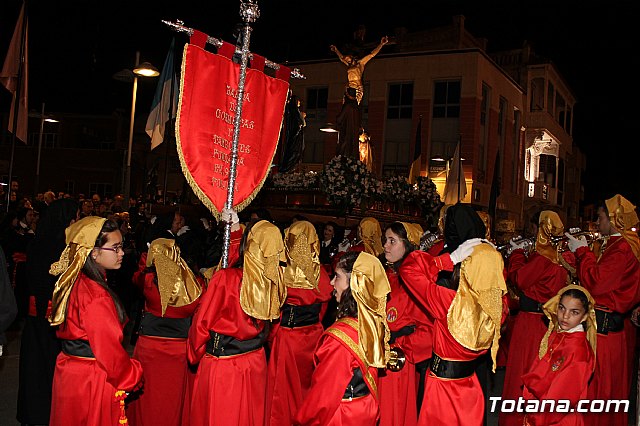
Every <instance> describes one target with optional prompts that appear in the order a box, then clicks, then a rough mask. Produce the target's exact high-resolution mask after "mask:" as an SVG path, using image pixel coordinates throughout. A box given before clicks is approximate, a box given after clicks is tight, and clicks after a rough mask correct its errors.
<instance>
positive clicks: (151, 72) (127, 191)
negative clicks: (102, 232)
mask: <svg viewBox="0 0 640 426" xmlns="http://www.w3.org/2000/svg"><path fill="white" fill-rule="evenodd" d="M139 62H140V52H139V51H136V66H135V68H134V69H133V72H131V71H129V70H123V71H120V72H118V73H116V74H115V75H114V76H113V77H114V78H115V79H117V80H121V81H126V80H128V79H129V78H131V77H133V94H132V97H131V117H130V119H129V144H128V146H127V168H126V171H125V175H124V190H123V193H124V202H125V204H124V205H125V206H128V205H129V198H130V195H131V150H132V148H133V124H134V121H135V116H136V95H137V93H138V76H141V77H157V76H159V75H160V72H158V69H157V68H156V67H154V66H153V65H151V64H150V63H149V62H143V63H141V64H140V63H139ZM131 74H133V76H131ZM127 77H128V78H127Z"/></svg>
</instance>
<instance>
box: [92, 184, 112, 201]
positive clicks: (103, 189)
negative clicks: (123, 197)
mask: <svg viewBox="0 0 640 426" xmlns="http://www.w3.org/2000/svg"><path fill="white" fill-rule="evenodd" d="M89 194H98V195H100V196H101V197H102V198H105V197H106V198H111V197H112V196H113V185H111V184H110V183H90V184H89Z"/></svg>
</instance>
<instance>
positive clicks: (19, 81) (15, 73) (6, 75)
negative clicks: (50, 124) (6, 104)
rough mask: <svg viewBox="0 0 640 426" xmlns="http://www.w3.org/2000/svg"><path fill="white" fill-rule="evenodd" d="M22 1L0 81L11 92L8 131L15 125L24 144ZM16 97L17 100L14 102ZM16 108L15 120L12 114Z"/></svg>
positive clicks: (24, 29) (26, 119)
mask: <svg viewBox="0 0 640 426" xmlns="http://www.w3.org/2000/svg"><path fill="white" fill-rule="evenodd" d="M25 13H26V12H25V6H24V2H23V3H22V8H21V9H20V15H19V17H18V22H17V23H16V28H15V30H14V31H13V37H12V38H11V44H10V45H9V50H8V51H7V56H6V57H5V60H4V65H3V66H2V71H1V72H0V83H2V85H3V86H4V87H5V88H6V89H7V90H8V91H9V92H11V93H12V94H13V99H12V101H11V111H10V112H9V127H8V128H9V131H10V132H11V133H14V131H13V126H14V124H15V123H17V125H16V128H17V130H16V132H15V136H16V138H18V139H20V140H21V141H22V142H24V143H25V144H26V143H27V124H28V122H29V109H28V105H27V98H28V95H29V93H28V91H27V88H28V66H27V57H28V55H27V44H28V43H27V30H28V28H29V26H28V25H27V18H26V15H25ZM16 98H18V100H19V102H16ZM16 106H17V109H18V116H17V122H16V118H15V116H14V114H15V113H16V111H15V110H16Z"/></svg>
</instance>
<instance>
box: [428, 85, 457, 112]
mask: <svg viewBox="0 0 640 426" xmlns="http://www.w3.org/2000/svg"><path fill="white" fill-rule="evenodd" d="M453 117H460V80H456V81H436V82H435V87H434V91H433V118H453Z"/></svg>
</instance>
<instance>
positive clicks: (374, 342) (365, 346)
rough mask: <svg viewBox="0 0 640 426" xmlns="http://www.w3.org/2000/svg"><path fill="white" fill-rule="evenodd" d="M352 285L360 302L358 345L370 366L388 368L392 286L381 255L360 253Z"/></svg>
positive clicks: (357, 300)
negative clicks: (389, 302)
mask: <svg viewBox="0 0 640 426" xmlns="http://www.w3.org/2000/svg"><path fill="white" fill-rule="evenodd" d="M349 287H350V288H351V293H352V294H353V297H354V298H355V300H356V302H357V304H358V345H359V346H360V348H361V349H362V352H363V353H364V357H365V360H366V362H367V365H370V366H373V367H378V368H385V367H386V365H387V361H388V360H389V338H390V337H391V334H390V332H389V325H388V324H387V295H388V294H389V293H390V292H391V285H390V284H389V279H388V278H387V273H386V272H385V270H384V268H383V267H382V264H381V263H380V261H379V260H378V258H377V257H375V256H373V255H371V254H369V253H366V252H361V253H360V254H359V255H358V258H357V259H356V261H355V263H354V264H353V270H352V271H351V279H350V281H349Z"/></svg>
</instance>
